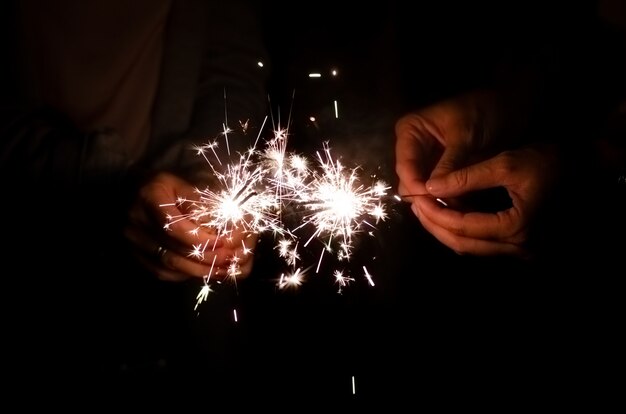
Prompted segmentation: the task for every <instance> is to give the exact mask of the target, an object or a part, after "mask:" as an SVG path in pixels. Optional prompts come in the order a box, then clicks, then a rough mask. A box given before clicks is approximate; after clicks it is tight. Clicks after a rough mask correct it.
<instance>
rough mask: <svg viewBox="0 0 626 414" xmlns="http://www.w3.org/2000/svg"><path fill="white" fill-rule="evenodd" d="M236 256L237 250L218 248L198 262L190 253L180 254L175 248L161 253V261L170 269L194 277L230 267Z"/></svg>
mask: <svg viewBox="0 0 626 414" xmlns="http://www.w3.org/2000/svg"><path fill="white" fill-rule="evenodd" d="M234 256H235V252H234V251H233V250H232V249H217V250H215V251H211V252H207V253H205V255H204V260H203V261H202V262H198V261H196V260H193V259H191V258H190V257H189V255H184V254H180V253H179V252H177V251H174V250H166V251H165V253H163V254H161V255H160V261H161V263H162V264H163V266H164V267H166V268H168V269H171V270H175V271H177V272H181V273H185V274H187V275H189V276H193V277H204V276H206V275H209V274H214V273H215V271H216V269H218V268H226V267H228V266H229V264H230V263H231V261H232V259H233V257H234Z"/></svg>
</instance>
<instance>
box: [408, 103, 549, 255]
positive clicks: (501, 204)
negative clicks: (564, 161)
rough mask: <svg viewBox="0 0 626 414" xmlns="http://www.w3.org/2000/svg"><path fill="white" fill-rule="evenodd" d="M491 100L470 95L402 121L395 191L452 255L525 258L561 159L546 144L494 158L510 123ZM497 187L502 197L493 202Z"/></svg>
mask: <svg viewBox="0 0 626 414" xmlns="http://www.w3.org/2000/svg"><path fill="white" fill-rule="evenodd" d="M495 103H496V102H495V96H494V95H491V94H486V93H477V94H470V95H465V96H462V97H459V98H457V99H452V100H448V101H445V102H442V103H439V104H435V105H433V106H431V107H428V108H426V109H424V110H422V111H420V112H417V113H412V114H409V115H407V116H405V117H403V118H401V119H400V120H399V121H398V122H397V124H396V135H397V142H396V156H397V163H396V171H397V173H398V176H399V178H400V182H399V194H400V198H401V199H403V200H410V202H411V209H412V211H413V212H414V213H415V215H416V216H417V217H418V218H419V220H420V222H421V223H422V225H423V226H424V228H425V229H426V230H428V231H429V232H430V233H431V234H433V236H435V237H436V238H437V239H438V240H439V241H441V242H442V243H444V244H445V245H447V246H448V247H450V248H451V249H453V250H454V251H456V252H457V253H460V254H474V255H510V256H518V257H527V256H529V255H530V252H529V250H528V247H529V246H528V243H529V238H530V231H529V230H530V226H531V224H533V219H534V218H535V216H536V215H537V213H538V210H539V209H540V206H541V205H542V204H543V203H544V202H545V200H546V199H547V198H548V195H549V194H550V192H551V190H552V188H553V186H554V184H555V183H556V178H557V175H558V173H559V170H558V168H559V162H558V157H557V154H556V152H555V148H554V147H552V146H548V145H542V146H538V145H534V146H526V147H523V148H519V146H517V148H516V149H515V150H511V151H505V152H500V153H499V150H500V148H502V147H506V145H507V144H506V142H503V141H502V140H501V141H496V139H497V137H501V136H502V134H503V132H504V131H505V130H507V129H508V128H510V127H511V125H507V124H506V122H504V121H505V120H504V119H502V118H499V117H502V116H503V115H502V114H500V113H499V110H498V109H497V105H495ZM496 125H498V128H496ZM505 140H508V142H509V144H511V143H512V142H514V141H513V139H512V138H511V137H509V136H507V137H505ZM511 146H513V145H511ZM494 154H496V155H494ZM499 189H500V190H505V191H504V192H506V198H505V200H503V199H502V197H500V198H496V197H494V195H497V196H499V195H500V194H501V193H497V192H495V191H494V190H499ZM425 195H429V196H425ZM442 199H444V200H445V204H444V202H443V201H442ZM442 204H443V205H442Z"/></svg>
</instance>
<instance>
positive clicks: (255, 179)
mask: <svg viewBox="0 0 626 414" xmlns="http://www.w3.org/2000/svg"><path fill="white" fill-rule="evenodd" d="M266 121H267V117H266V118H265V120H264V121H263V124H262V126H261V128H260V130H259V135H258V136H257V138H256V140H255V142H254V144H253V146H252V147H250V148H249V149H248V150H247V151H246V152H245V153H243V154H238V156H234V155H233V154H229V155H230V158H235V161H234V162H232V163H228V162H227V160H222V159H220V157H219V156H218V152H217V151H216V148H217V147H218V145H219V142H218V141H217V139H216V140H215V141H213V142H209V143H207V144H205V145H202V146H199V147H197V148H195V150H196V151H197V153H198V155H199V156H202V157H204V159H205V160H206V161H207V164H208V166H209V168H210V171H211V173H212V174H213V176H214V177H215V179H216V182H217V183H218V186H217V188H216V186H215V185H214V186H213V187H212V188H209V187H206V188H203V189H197V190H196V191H197V194H198V197H197V199H196V200H188V199H182V198H181V199H179V200H177V204H178V205H181V204H186V206H185V207H186V208H185V209H184V210H183V211H185V213H184V214H181V215H180V216H177V217H169V220H168V223H167V225H166V226H170V225H171V224H173V223H175V222H176V221H178V220H182V219H189V220H191V221H193V222H195V223H196V224H197V228H196V229H195V230H194V231H195V232H198V231H199V230H200V229H201V228H208V229H211V230H212V231H213V232H214V233H216V235H217V237H216V239H215V240H217V239H218V238H221V237H226V238H228V237H230V236H231V235H232V233H233V231H235V230H236V231H241V232H243V233H249V234H260V233H267V232H270V233H273V234H274V236H275V237H277V239H278V241H277V245H276V250H277V251H278V254H279V256H280V257H281V258H283V259H284V261H285V263H286V264H287V266H288V267H290V268H291V272H290V273H284V274H283V275H281V277H280V279H279V281H278V287H279V288H285V287H288V286H292V287H298V286H300V285H301V284H302V283H303V281H304V278H305V276H306V274H307V271H308V270H309V268H310V267H311V266H308V267H306V268H305V266H303V265H302V264H301V261H302V259H301V257H302V254H301V249H304V248H307V247H308V246H309V245H310V244H311V243H312V242H313V241H320V242H321V245H322V247H321V252H320V254H319V258H318V260H317V267H316V273H318V272H319V270H320V265H321V263H322V259H323V257H324V255H325V254H331V255H332V256H334V257H335V258H336V259H337V260H339V261H349V260H350V258H351V255H352V251H353V249H354V247H355V246H354V241H355V238H356V236H357V235H358V234H360V233H362V232H363V231H364V230H365V229H366V228H367V229H375V228H376V224H377V223H378V222H379V221H381V220H385V218H386V217H387V213H386V207H385V204H384V203H383V200H385V199H386V195H387V191H388V190H389V188H390V187H389V186H388V185H387V184H385V183H384V182H383V181H380V180H375V181H374V182H373V183H371V184H370V185H367V184H366V183H365V182H364V181H363V179H362V177H361V176H360V174H359V173H360V172H361V169H360V168H359V167H354V168H347V167H346V166H345V165H344V164H343V163H342V162H341V161H340V160H339V159H335V158H333V156H332V155H331V150H330V147H329V145H328V143H325V144H324V147H323V150H322V151H321V152H320V151H318V152H317V157H316V162H315V163H314V162H311V160H309V159H308V158H307V157H306V156H303V155H300V154H296V153H294V152H290V151H288V150H287V148H288V147H287V143H288V130H287V129H284V128H280V127H278V128H274V131H273V136H272V137H271V138H270V139H268V140H266V141H265V142H264V145H263V146H262V147H261V148H259V142H260V141H261V134H262V131H263V129H264V126H265V124H266ZM240 125H241V126H242V128H243V127H244V125H245V128H247V127H248V123H247V122H245V123H241V122H240ZM232 132H233V131H232V130H231V129H230V128H228V127H227V126H226V124H225V125H224V130H223V132H222V133H221V136H222V137H223V139H224V140H225V141H226V144H225V145H226V147H227V149H228V150H229V147H228V134H229V133H232ZM229 151H230V150H229ZM294 215H295V217H297V219H298V223H299V224H298V225H296V226H294V227H293V228H290V226H289V225H288V224H287V223H286V222H285V220H284V219H285V217H287V216H290V217H291V218H292V219H293V216H294ZM305 229H309V230H308V231H309V233H308V234H309V235H308V236H304V234H305V233H306V231H305ZM311 229H312V230H311ZM305 237H306V239H305V241H304V242H302V240H303V238H305ZM213 243H214V244H212V245H211V244H209V243H208V242H207V243H206V244H200V245H197V246H193V249H192V250H191V251H190V253H189V254H190V256H194V257H197V258H203V257H204V255H205V253H206V252H207V251H211V250H213V249H215V246H216V245H215V243H216V241H214V242H213ZM251 253H252V252H250V251H249V250H247V249H246V248H245V246H244V254H251ZM239 260H240V258H237V257H235V258H233V259H232V260H231V263H230V265H229V267H228V269H227V275H228V276H229V277H232V278H233V279H234V278H236V276H237V275H238V274H239V273H240V272H239V265H238V261H239ZM364 270H365V277H366V278H367V280H368V282H369V283H370V285H372V286H373V285H374V283H373V281H372V278H371V275H370V274H369V273H368V272H367V269H365V267H364ZM212 273H213V266H211V271H210V272H209V274H208V275H207V276H205V279H204V282H205V283H204V286H203V287H202V288H201V290H200V292H199V294H198V296H197V303H196V307H197V306H198V304H199V303H201V302H203V301H205V300H206V299H207V297H208V295H209V293H210V292H211V291H212V290H211V287H210V284H209V282H210V277H211V274H212ZM334 276H335V279H336V282H337V283H338V284H339V286H340V289H339V291H340V292H341V288H342V287H345V286H347V285H348V283H349V282H351V281H353V280H354V279H353V278H352V277H349V276H344V275H343V272H342V271H340V270H335V271H334Z"/></svg>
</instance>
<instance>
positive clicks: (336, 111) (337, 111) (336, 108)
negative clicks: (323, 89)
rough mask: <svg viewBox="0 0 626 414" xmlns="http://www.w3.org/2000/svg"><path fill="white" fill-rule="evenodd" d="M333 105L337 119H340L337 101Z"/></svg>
mask: <svg viewBox="0 0 626 414" xmlns="http://www.w3.org/2000/svg"><path fill="white" fill-rule="evenodd" d="M333 104H334V105H335V118H337V119H339V106H338V104H337V101H333Z"/></svg>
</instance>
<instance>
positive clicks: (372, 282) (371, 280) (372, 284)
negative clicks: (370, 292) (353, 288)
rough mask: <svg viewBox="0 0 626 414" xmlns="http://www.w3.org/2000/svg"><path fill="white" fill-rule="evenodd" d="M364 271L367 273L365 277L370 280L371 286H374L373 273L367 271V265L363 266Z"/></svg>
mask: <svg viewBox="0 0 626 414" xmlns="http://www.w3.org/2000/svg"><path fill="white" fill-rule="evenodd" d="M363 272H364V273H365V278H366V279H367V281H368V282H369V284H370V285H371V286H374V280H373V279H372V275H370V272H368V271H367V267H365V266H363Z"/></svg>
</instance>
